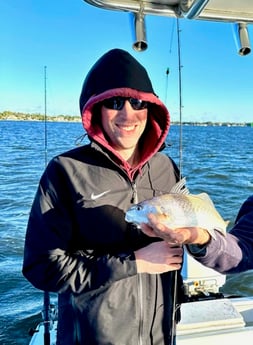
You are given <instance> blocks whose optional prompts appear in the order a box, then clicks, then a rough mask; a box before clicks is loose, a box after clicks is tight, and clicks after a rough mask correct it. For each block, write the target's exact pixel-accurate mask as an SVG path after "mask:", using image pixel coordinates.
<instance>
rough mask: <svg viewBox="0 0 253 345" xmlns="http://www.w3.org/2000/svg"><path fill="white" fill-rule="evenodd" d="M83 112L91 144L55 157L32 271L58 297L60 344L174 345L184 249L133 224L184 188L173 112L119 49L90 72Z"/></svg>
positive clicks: (34, 216)
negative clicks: (129, 214) (172, 145)
mask: <svg viewBox="0 0 253 345" xmlns="http://www.w3.org/2000/svg"><path fill="white" fill-rule="evenodd" d="M80 110H81V115H82V122H83V126H84V128H85V130H86V132H87V134H88V137H89V139H90V141H91V143H90V144H88V145H85V146H83V147H78V148H76V149H74V150H72V151H69V152H66V153H64V154H61V155H59V156H57V157H55V158H54V159H53V160H52V161H51V162H50V163H49V164H48V167H47V168H46V170H45V172H44V174H43V175H42V178H41V180H40V184H39V188H38V191H37V194H36V196H35V199H34V203H33V205H32V209H31V214H30V218H29V222H28V227H27V234H26V241H25V250H24V264H23V274H24V275H25V277H26V278H27V279H28V280H29V281H30V282H31V283H32V284H33V285H34V286H35V287H37V288H38V289H42V290H46V291H53V292H57V293H58V330H57V345H77V344H79V345H80V344H81V345H109V344H110V345H138V344H143V345H144V344H145V345H167V344H172V343H173V341H174V338H175V336H174V334H173V327H174V316H175V314H174V311H175V308H174V306H175V303H174V302H175V301H174V296H175V288H177V289H179V288H180V284H181V279H180V275H179V278H178V279H176V281H177V282H178V286H175V285H176V283H175V275H174V271H175V270H180V269H181V264H182V255H183V250H182V248H178V247H175V246H174V245H171V244H168V243H166V242H165V241H161V240H158V239H156V238H151V237H148V236H146V235H144V234H143V233H142V231H141V230H140V229H138V228H136V227H135V226H134V225H131V224H128V223H126V221H125V212H126V210H127V209H128V208H129V207H130V206H131V205H132V204H134V203H137V202H138V201H141V200H144V199H147V198H151V197H153V196H155V195H160V194H164V193H168V192H169V191H170V189H171V188H172V186H173V185H175V184H176V182H177V181H178V178H179V175H178V169H177V167H176V166H175V163H174V162H173V161H172V160H171V159H170V158H169V157H167V156H166V155H164V154H162V153H160V152H159V150H160V149H161V147H162V146H163V144H164V141H165V139H166V137H167V134H168V130H169V125H170V118H169V113H168V110H167V109H166V107H165V105H164V104H163V103H162V102H161V101H160V100H159V98H158V97H157V96H156V95H155V93H154V90H153V87H152V84H151V81H150V79H149V76H148V74H147V72H146V70H145V68H144V67H143V66H142V65H140V64H139V62H138V61H136V60H135V59H134V58H133V57H132V56H131V55H130V54H128V53H127V52H125V51H123V50H120V49H113V50H111V51H109V52H108V53H106V54H105V55H103V56H102V57H101V58H100V59H99V60H98V61H97V62H96V63H95V65H94V66H93V67H92V68H91V70H90V72H89V73H88V75H87V77H86V79H85V81H84V84H83V88H82V92H81V96H80ZM179 302H180V301H179V300H177V301H176V303H179Z"/></svg>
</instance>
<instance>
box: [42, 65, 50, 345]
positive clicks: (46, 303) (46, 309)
mask: <svg viewBox="0 0 253 345" xmlns="http://www.w3.org/2000/svg"><path fill="white" fill-rule="evenodd" d="M44 158H45V168H46V166H47V66H44ZM43 323H44V345H50V323H51V320H50V294H49V292H48V291H44V296H43Z"/></svg>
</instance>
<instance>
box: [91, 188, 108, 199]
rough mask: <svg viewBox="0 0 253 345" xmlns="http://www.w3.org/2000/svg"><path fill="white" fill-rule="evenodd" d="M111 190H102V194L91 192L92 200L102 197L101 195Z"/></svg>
mask: <svg viewBox="0 0 253 345" xmlns="http://www.w3.org/2000/svg"><path fill="white" fill-rule="evenodd" d="M109 192H110V189H109V190H106V191H105V192H102V193H100V194H94V193H92V194H91V197H90V198H91V200H96V199H99V198H101V196H103V195H105V194H107V193H109Z"/></svg>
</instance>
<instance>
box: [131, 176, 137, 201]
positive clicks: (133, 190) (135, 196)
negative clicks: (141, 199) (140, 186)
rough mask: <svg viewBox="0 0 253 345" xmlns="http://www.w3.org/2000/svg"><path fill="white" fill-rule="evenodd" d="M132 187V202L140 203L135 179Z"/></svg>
mask: <svg viewBox="0 0 253 345" xmlns="http://www.w3.org/2000/svg"><path fill="white" fill-rule="evenodd" d="M131 187H132V198H131V203H132V204H137V203H138V195H137V188H136V183H135V181H133V182H131Z"/></svg>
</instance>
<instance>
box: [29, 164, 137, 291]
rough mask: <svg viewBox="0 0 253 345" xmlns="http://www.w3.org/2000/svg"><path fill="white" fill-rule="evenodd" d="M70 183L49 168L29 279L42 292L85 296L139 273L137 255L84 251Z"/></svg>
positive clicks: (37, 204) (33, 232)
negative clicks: (76, 233) (76, 223)
mask: <svg viewBox="0 0 253 345" xmlns="http://www.w3.org/2000/svg"><path fill="white" fill-rule="evenodd" d="M68 183H70V181H68V180H67V178H66V176H65V172H64V169H62V168H61V167H60V166H59V165H57V164H49V166H48V168H47V170H46V171H45V173H44V174H43V176H42V179H41V182H40V185H39V188H38V191H37V194H36V197H35V199H34V202H33V206H32V209H31V214H30V217H29V222H28V227H27V234H26V240H25V248H24V261H23V274H24V276H25V277H26V278H27V279H28V280H29V281H30V282H31V283H32V284H33V285H34V286H35V287H36V288H39V289H41V290H47V291H53V292H64V291H67V290H70V291H72V292H74V293H80V292H82V291H89V290H93V289H97V288H99V287H101V286H105V285H106V284H111V283H112V282H114V281H117V280H120V279H123V278H125V277H127V276H132V275H135V274H137V269H136V264H135V256H134V253H133V252H129V253H118V255H110V254H109V253H108V254H105V255H101V254H97V253H96V251H94V250H92V251H91V250H83V248H82V246H81V248H78V247H79V243H78V240H77V239H76V237H75V235H73V234H74V233H75V220H74V219H73V216H72V212H73V205H72V201H71V200H70V195H69V188H71V187H69V186H68ZM83 226H84V227H85V224H83ZM91 231H92V230H91ZM78 249H80V250H78ZM96 254H97V255H96Z"/></svg>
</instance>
